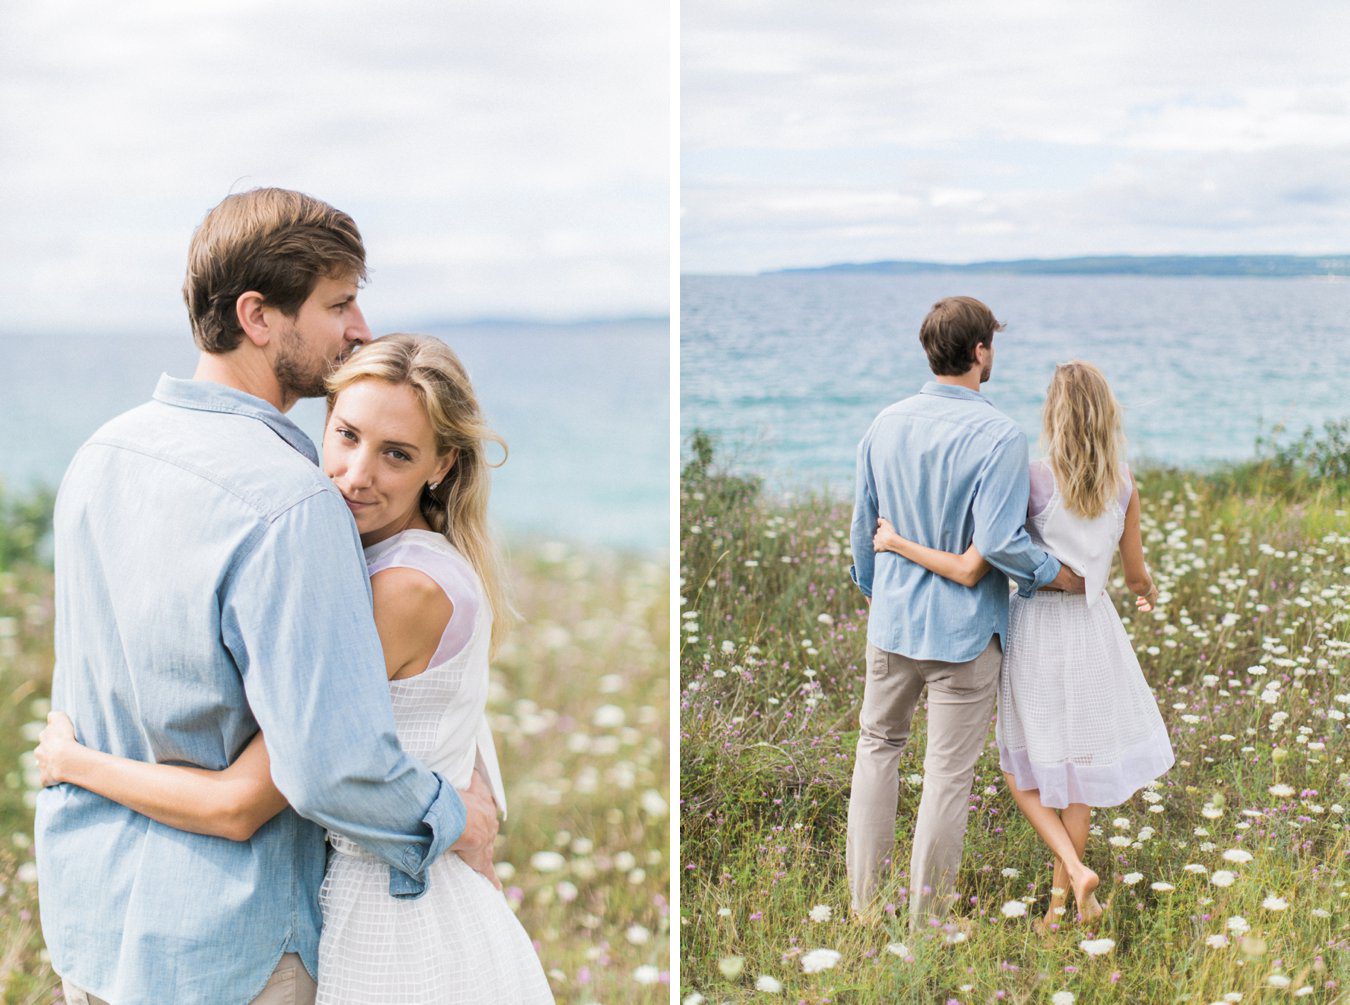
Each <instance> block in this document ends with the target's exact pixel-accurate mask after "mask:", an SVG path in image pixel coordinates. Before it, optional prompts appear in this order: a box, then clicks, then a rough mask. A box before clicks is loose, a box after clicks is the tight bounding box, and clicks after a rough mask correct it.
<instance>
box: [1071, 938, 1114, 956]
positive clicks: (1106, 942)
mask: <svg viewBox="0 0 1350 1005" xmlns="http://www.w3.org/2000/svg"><path fill="white" fill-rule="evenodd" d="M1078 948H1079V949H1081V950H1082V951H1083V952H1085V953H1087V954H1088V955H1089V956H1105V955H1106V954H1107V953H1109V952H1110V951H1111V950H1113V949H1115V948H1116V943H1115V940H1114V939H1084V940H1083V941H1082V942H1080V943H1078Z"/></svg>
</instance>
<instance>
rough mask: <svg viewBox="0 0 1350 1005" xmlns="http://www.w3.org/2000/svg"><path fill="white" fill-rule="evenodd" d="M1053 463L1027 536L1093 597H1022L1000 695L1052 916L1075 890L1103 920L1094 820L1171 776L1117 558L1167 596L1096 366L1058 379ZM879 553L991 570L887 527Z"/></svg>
mask: <svg viewBox="0 0 1350 1005" xmlns="http://www.w3.org/2000/svg"><path fill="white" fill-rule="evenodd" d="M1043 425H1044V434H1045V441H1046V447H1047V456H1046V459H1045V460H1043V461H1035V462H1033V463H1032V464H1031V471H1030V476H1031V498H1030V504H1029V506H1028V513H1027V531H1028V533H1029V534H1030V535H1031V538H1032V540H1033V541H1035V543H1036V544H1037V545H1039V546H1040V547H1042V548H1044V549H1045V550H1046V551H1047V552H1049V553H1050V554H1052V555H1054V556H1055V557H1056V558H1058V559H1059V560H1060V561H1061V562H1063V563H1064V564H1065V565H1066V566H1068V567H1070V568H1072V569H1073V570H1074V571H1075V572H1077V573H1078V574H1079V575H1081V576H1082V577H1083V579H1084V580H1085V582H1086V589H1085V593H1084V594H1083V595H1076V594H1070V593H1062V592H1056V591H1049V590H1042V591H1040V592H1039V593H1037V594H1035V595H1034V596H1033V597H1031V598H1023V597H1020V596H1014V597H1012V599H1011V601H1010V607H1009V610H1008V639H1007V653H1006V655H1005V658H1004V662H1003V676H1002V681H1001V684H1000V691H999V707H998V726H997V729H996V736H997V739H998V748H999V763H1000V766H1001V767H1002V769H1003V772H1004V777H1005V778H1006V779H1007V782H1008V786H1009V788H1010V789H1011V790H1012V794H1013V798H1014V799H1015V800H1016V802H1017V805H1018V807H1019V808H1020V809H1021V811H1022V813H1023V814H1024V815H1025V816H1026V818H1027V819H1028V820H1029V821H1030V822H1031V824H1032V826H1033V827H1034V828H1035V829H1036V832H1037V833H1038V834H1039V835H1040V836H1041V839H1042V840H1044V841H1045V843H1046V845H1047V846H1048V847H1049V848H1050V850H1051V851H1052V852H1053V853H1054V855H1055V871H1054V879H1053V884H1052V894H1051V902H1050V910H1049V912H1048V913H1047V915H1046V918H1045V921H1043V922H1042V926H1043V927H1044V926H1045V925H1048V924H1049V923H1053V922H1055V921H1057V920H1058V918H1059V916H1060V915H1061V914H1063V909H1064V908H1065V905H1066V898H1067V894H1068V891H1070V890H1072V892H1073V894H1074V898H1075V903H1076V906H1077V910H1078V914H1079V916H1080V917H1081V918H1082V919H1083V920H1085V921H1091V920H1094V919H1095V918H1097V917H1098V916H1100V914H1101V912H1102V908H1101V906H1100V904H1099V903H1098V902H1097V898H1096V894H1095V891H1096V888H1097V885H1098V877H1097V874H1096V873H1095V872H1093V870H1092V869H1090V868H1088V866H1087V865H1086V864H1085V863H1084V861H1083V855H1084V849H1085V848H1086V846H1087V838H1088V829H1089V827H1090V826H1091V821H1092V808H1093V807H1097V806H1103V807H1104V806H1118V805H1120V804H1121V803H1123V802H1125V800H1127V799H1129V798H1130V796H1132V795H1133V794H1134V793H1135V792H1136V791H1138V790H1139V789H1140V788H1142V787H1143V786H1144V785H1146V784H1148V783H1149V782H1151V781H1153V780H1154V779H1156V778H1158V777H1159V776H1161V775H1162V774H1164V773H1165V772H1166V771H1167V770H1168V769H1169V768H1170V767H1171V766H1172V763H1173V754H1172V746H1171V743H1170V741H1169V739H1168V735H1167V728H1166V726H1165V725H1164V724H1163V720H1162V716H1161V715H1160V714H1159V712H1158V705H1157V702H1156V701H1155V700H1154V697H1153V693H1152V692H1151V691H1150V690H1149V686H1148V683H1147V682H1146V681H1145V680H1144V675H1143V672H1142V671H1141V670H1140V668H1139V661H1138V659H1137V658H1136V657H1135V654H1134V650H1133V649H1132V648H1131V646H1130V642H1129V639H1128V638H1127V637H1126V635H1125V629H1124V626H1123V625H1122V624H1121V621H1120V617H1119V615H1118V614H1117V613H1116V610H1115V606H1114V605H1113V604H1112V603H1111V601H1110V598H1109V597H1107V596H1106V593H1105V585H1106V580H1107V577H1108V575H1109V573H1110V570H1111V562H1112V557H1113V555H1114V553H1115V552H1116V551H1117V549H1118V550H1119V551H1120V557H1121V563H1122V565H1123V567H1124V572H1125V583H1126V585H1127V586H1128V588H1129V589H1130V590H1131V591H1133V592H1134V593H1135V595H1136V600H1135V604H1136V606H1137V607H1138V609H1139V610H1140V611H1144V612H1147V611H1151V610H1153V606H1154V604H1156V603H1157V597H1158V591H1157V587H1155V586H1154V584H1153V580H1152V578H1151V577H1150V575H1149V571H1148V566H1147V565H1146V564H1145V562H1144V549H1143V543H1142V539H1141V536H1140V531H1139V490H1138V488H1137V487H1136V486H1135V484H1134V479H1133V476H1132V475H1131V474H1130V471H1129V469H1128V467H1126V465H1125V463H1124V458H1123V456H1122V454H1123V447H1124V438H1123V432H1122V426H1121V419H1120V406H1119V405H1118V404H1117V402H1116V399H1115V396H1114V395H1113V394H1112V393H1111V388H1110V386H1109V385H1108V384H1107V382H1106V378H1105V377H1104V376H1103V375H1102V373H1101V371H1100V370H1098V369H1097V368H1096V367H1095V366H1093V365H1092V364H1090V363H1083V362H1077V361H1075V362H1070V363H1064V364H1061V365H1060V366H1058V367H1056V369H1055V374H1054V377H1053V378H1052V379H1051V381H1050V387H1049V390H1048V391H1047V392H1046V401H1045V411H1044V415H1043ZM873 544H874V547H875V548H876V550H877V551H891V552H895V553H897V554H899V555H901V556H903V557H904V558H907V559H909V560H910V561H912V562H915V563H917V564H919V565H921V566H923V567H924V568H926V569H928V570H930V571H931V572H934V573H936V574H938V575H940V576H943V577H944V578H946V579H950V580H953V581H955V582H958V583H962V584H964V585H966V586H973V585H974V584H975V583H977V582H979V580H980V579H981V578H982V577H983V576H984V574H985V573H986V572H988V571H989V569H990V566H989V564H988V563H987V562H986V561H985V560H984V559H983V557H982V556H981V555H980V553H979V552H978V551H977V550H976V549H975V547H974V545H972V546H971V547H970V548H969V549H968V550H967V551H966V552H965V554H963V555H955V554H952V553H950V552H945V551H937V550H935V549H932V548H926V547H924V546H922V545H919V544H916V543H915V542H913V541H910V540H908V539H906V538H904V537H902V536H900V535H899V534H897V533H896V532H895V529H894V528H893V527H892V526H891V524H890V523H889V522H888V521H887V520H885V519H884V518H883V519H880V520H879V521H878V530H877V533H876V537H875V539H874V542H873Z"/></svg>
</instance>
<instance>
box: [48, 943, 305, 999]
mask: <svg viewBox="0 0 1350 1005" xmlns="http://www.w3.org/2000/svg"><path fill="white" fill-rule="evenodd" d="M315 990H316V988H315V986H314V978H312V977H310V976H309V971H308V970H306V969H305V965H304V964H303V963H301V962H300V957H299V956H298V955H297V954H295V953H286V954H285V955H284V956H282V957H281V960H280V962H279V963H277V968H276V969H275V970H273V971H272V976H271V977H269V978H268V979H267V984H266V985H264V987H263V989H262V993H261V994H259V995H258V997H257V998H254V999H253V1001H252V1002H250V1003H249V1005H314V992H315ZM61 991H62V992H63V993H64V994H65V998H66V1001H67V1002H68V1003H70V1005H108V1003H107V1002H105V1001H104V1000H103V999H102V998H95V997H94V996H93V995H91V994H88V993H86V992H84V991H81V990H80V989H79V988H77V987H76V986H75V985H73V984H71V983H70V982H69V981H62V982H61Z"/></svg>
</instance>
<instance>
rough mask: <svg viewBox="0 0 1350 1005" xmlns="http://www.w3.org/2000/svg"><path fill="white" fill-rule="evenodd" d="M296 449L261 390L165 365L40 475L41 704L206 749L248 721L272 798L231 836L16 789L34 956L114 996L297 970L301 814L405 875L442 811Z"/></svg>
mask: <svg viewBox="0 0 1350 1005" xmlns="http://www.w3.org/2000/svg"><path fill="white" fill-rule="evenodd" d="M317 460H318V458H317V454H316V452H315V449H314V444H313V443H312V442H310V440H309V439H308V437H306V436H305V434H304V433H302V432H301V431H300V429H299V427H297V426H296V425H295V424H294V423H293V422H291V421H290V420H289V419H287V418H286V417H285V416H284V415H282V414H281V413H280V412H279V411H277V410H276V409H275V408H273V407H272V406H271V405H269V404H268V403H267V402H265V401H262V400H260V399H258V398H255V397H253V396H251V395H248V394H244V393H242V392H240V391H235V390H232V389H230V388H227V387H223V386H221V385H219V384H212V383H207V382H204V381H190V380H175V379H173V378H170V377H168V376H164V377H162V378H160V381H159V386H158V387H157V388H156V390H155V395H154V400H152V401H150V402H148V403H147V404H145V405H142V406H141V407H139V408H136V409H133V410H132V411H130V412H127V413H126V414H124V415H122V416H119V417H118V418H116V419H113V420H112V421H111V422H109V423H108V424H107V425H105V426H104V427H103V428H102V429H100V430H99V431H98V432H97V433H95V434H94V436H93V438H92V439H90V440H89V441H88V442H87V443H86V444H85V445H84V446H83V447H81V448H80V450H79V452H78V453H77V454H76V456H75V459H74V461H72V463H71V465H70V468H69V470H68V471H67V472H66V476H65V479H64V480H63V481H62V484H61V490H60V493H59V495H58V498H57V503H56V518H55V520H56V523H55V540H56V668H55V671H54V674H53V678H52V706H53V707H54V708H57V709H61V710H62V711H65V712H67V713H69V715H70V717H71V718H72V719H73V720H74V722H75V730H76V734H77V735H78V736H79V738H80V739H81V740H82V741H83V742H84V743H86V744H89V745H90V746H92V747H96V748H98V749H99V750H105V751H109V752H111V753H114V754H120V755H122V756H125V757H131V758H135V759H137V760H141V761H156V762H160V763H169V764H188V765H196V766H198V767H202V768H210V769H220V768H224V767H225V766H226V765H228V764H229V763H230V762H231V761H232V760H233V759H234V758H235V757H237V756H238V754H239V753H240V751H241V750H242V749H243V748H244V746H245V745H246V744H247V743H248V742H249V739H250V738H251V737H252V736H253V735H254V733H256V732H257V730H258V729H259V727H261V728H262V730H263V735H264V736H265V738H266V742H267V749H268V753H269V754H270V756H271V764H272V778H273V780H274V781H275V782H276V785H277V788H278V789H280V790H281V792H282V793H283V794H284V795H285V796H286V798H287V800H288V801H289V802H290V804H291V806H292V807H294V809H290V808H288V809H286V810H283V811H282V812H281V813H280V814H278V815H277V816H276V817H274V818H273V819H272V820H271V821H269V822H268V823H266V824H264V825H263V826H262V827H261V828H260V829H259V830H258V832H257V833H256V834H255V835H254V837H253V838H252V840H249V841H243V842H236V841H228V840H226V839H224V838H218V837H206V836H203V835H199V834H189V833H187V832H185V831H180V830H175V829H173V828H172V827H165V826H163V825H161V824H158V823H155V822H154V821H153V820H150V819H148V818H147V817H144V816H141V815H140V814H137V813H133V812H132V811H131V810H129V809H126V808H125V807H123V806H120V805H118V804H116V803H113V802H110V801H108V800H107V799H103V798H101V797H99V796H96V795H94V794H93V793H91V792H88V791H86V790H84V789H80V788H77V787H75V786H73V785H59V786H54V787H52V788H48V789H44V790H43V791H42V792H41V793H40V794H39V796H38V802H37V865H38V884H39V886H38V890H39V896H40V903H41V909H42V931H43V935H44V937H45V938H46V942H47V948H48V950H49V951H50V953H51V962H52V967H53V969H55V970H56V972H57V973H58V974H60V975H61V976H62V977H64V978H66V979H67V980H69V981H71V982H72V983H74V984H76V985H77V986H79V987H80V988H82V989H83V990H85V991H88V992H89V993H91V994H93V995H96V996H97V997H99V998H103V999H105V1000H107V1001H109V1002H113V1003H115V1005H132V1003H138V1002H155V1003H162V1002H173V1003H175V1005H189V1003H199V1002H200V1003H209V1005H229V1003H240V1005H242V1003H244V1002H247V1001H249V1000H251V999H252V998H254V997H255V996H256V995H257V994H258V993H259V992H260V991H261V990H262V987H263V985H264V984H265V983H266V982H267V979H268V976H269V975H270V974H271V972H272V969H273V968H274V967H275V966H276V963H277V961H278V960H279V959H280V957H281V955H282V954H283V953H287V952H295V953H299V954H300V957H301V959H302V960H303V962H304V964H305V967H306V969H307V970H309V972H310V974H314V973H316V971H317V964H318V941H319V920H320V916H319V902H318V894H319V885H320V882H321V881H322V879H323V874H324V864H325V852H326V845H325V841H324V828H328V829H331V830H333V831H336V832H339V833H341V834H344V835H346V836H348V837H350V838H351V839H353V840H354V841H357V842H359V843H360V844H362V845H363V846H365V847H366V848H368V849H369V850H370V851H372V852H374V853H375V854H377V855H378V856H380V857H381V858H382V859H384V860H385V861H387V862H388V863H389V865H390V881H389V888H390V893H391V894H392V895H394V896H404V897H416V896H418V895H420V894H421V893H422V892H423V891H424V890H425V888H426V878H425V870H426V867H427V866H428V865H429V864H430V862H431V861H432V860H433V859H435V857H436V856H437V855H439V854H440V853H441V852H442V851H443V850H444V849H445V848H447V847H448V846H449V845H450V844H451V843H453V842H454V841H455V840H456V839H457V838H458V837H459V835H460V833H461V831H462V830H463V829H464V824H465V818H466V814H465V809H464V804H463V802H462V801H461V800H460V798H459V795H458V794H457V793H456V792H455V790H454V789H453V788H452V787H451V786H450V785H448V784H447V783H445V782H444V781H443V780H442V779H440V777H439V776H437V775H434V774H433V773H432V772H430V771H428V770H427V769H426V768H425V767H423V766H422V765H420V764H419V763H417V762H416V761H414V760H412V759H411V758H409V757H408V756H407V755H406V754H404V753H403V751H402V750H401V748H400V747H399V745H398V741H397V739H396V737H395V733H394V719H393V712H392V709H391V706H390V701H389V691H388V683H387V679H386V676H385V671H384V658H383V655H382V652H381V649H380V641H379V636H378V635H377V633H376V630H375V624H374V620H373V618H372V615H371V594H370V584H369V581H368V579H367V577H366V567H365V563H364V561H363V559H362V554H361V546H360V541H359V539H358V536H357V533H356V527H355V524H354V523H353V522H352V519H351V515H350V513H349V512H348V510H347V507H346V505H345V503H344V502H343V500H342V497H341V496H340V495H339V494H338V492H337V491H336V489H334V488H333V486H332V485H331V484H330V483H329V481H328V479H327V478H325V477H324V476H323V473H322V472H321V471H320V470H319V468H318V467H317V466H316V462H317Z"/></svg>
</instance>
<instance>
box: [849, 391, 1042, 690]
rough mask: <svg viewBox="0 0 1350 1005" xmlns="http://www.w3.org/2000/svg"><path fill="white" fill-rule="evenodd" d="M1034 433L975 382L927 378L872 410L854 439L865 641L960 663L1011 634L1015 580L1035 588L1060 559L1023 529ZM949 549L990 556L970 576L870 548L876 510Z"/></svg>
mask: <svg viewBox="0 0 1350 1005" xmlns="http://www.w3.org/2000/svg"><path fill="white" fill-rule="evenodd" d="M1029 491H1030V485H1029V482H1028V479H1027V441H1026V437H1025V436H1023V435H1022V431H1021V430H1020V429H1018V428H1017V425H1016V424H1015V423H1014V422H1013V421H1012V420H1011V419H1009V418H1008V417H1007V416H1006V415H1004V414H1003V413H1002V412H1000V411H998V409H996V408H994V406H993V405H992V404H990V403H989V399H988V398H986V397H984V395H982V394H980V393H979V392H978V391H972V390H969V389H968V388H964V387H956V386H953V385H951V384H939V383H937V382H936V381H929V382H928V383H927V384H925V385H924V386H923V390H921V391H920V392H919V393H918V394H916V395H915V396H914V397H912V398H906V399H905V400H904V401H899V402H896V403H895V404H894V405H892V406H891V407H890V408H887V409H886V410H885V411H883V412H882V413H881V414H880V415H878V416H877V417H876V419H875V420H874V421H873V422H872V427H871V428H870V429H868V430H867V435H865V436H864V437H863V438H862V442H861V443H859V444H858V476H857V490H856V492H855V494H854V503H853V528H852V535H851V542H852V547H853V562H854V565H853V569H852V570H851V572H852V576H853V581H854V582H855V583H857V584H858V587H859V588H860V589H861V590H862V591H863V593H865V594H866V595H867V596H869V597H871V598H872V608H871V612H870V614H869V616H868V619H867V641H869V642H871V643H872V645H874V646H876V647H877V648H878V649H884V650H886V651H887V652H892V653H899V654H900V655H902V656H908V657H910V658H911V659H921V660H944V661H946V662H948V663H964V662H965V661H966V660H971V659H974V658H975V657H976V656H978V655H979V654H980V653H981V652H983V651H984V648H985V646H987V645H988V644H989V639H990V637H991V636H993V635H998V637H999V641H1000V642H1001V643H1002V642H1005V641H1006V639H1007V634H1008V581H1007V579H1006V578H1004V575H1003V574H1004V573H1006V574H1007V575H1008V576H1011V577H1012V578H1013V579H1014V580H1016V582H1017V585H1018V587H1019V590H1018V592H1019V593H1021V594H1022V595H1023V596H1030V595H1031V594H1032V593H1033V592H1034V591H1035V590H1036V589H1037V588H1038V587H1041V586H1044V585H1045V584H1046V583H1049V582H1050V581H1051V580H1052V579H1054V578H1055V577H1056V576H1057V575H1059V561H1058V560H1057V559H1056V558H1054V557H1053V556H1051V555H1047V554H1046V553H1045V552H1044V551H1042V550H1041V549H1040V548H1038V547H1036V545H1035V544H1034V543H1033V542H1032V540H1031V537H1030V536H1029V535H1028V534H1027V532H1026V526H1025V525H1026V519H1027V495H1028V493H1029ZM878 516H884V517H885V518H886V519H887V520H889V521H890V522H891V523H892V524H894V525H895V529H896V532H897V533H899V534H900V535H901V536H903V537H907V538H909V539H910V540H912V541H917V542H918V543H919V544H922V545H926V546H928V547H929V548H937V549H939V550H941V551H950V552H956V553H960V552H964V551H965V550H966V549H967V548H969V547H970V543H971V542H972V541H974V542H975V546H976V547H977V548H979V550H980V554H981V555H983V556H984V557H985V559H986V560H987V561H988V562H989V564H990V565H992V566H993V567H994V569H993V570H991V571H990V572H989V573H988V574H987V575H986V576H985V577H984V578H983V579H981V580H980V581H979V583H977V584H976V585H975V587H974V588H970V587H966V586H961V585H960V584H958V583H954V582H952V581H951V580H949V579H943V578H942V577H941V576H939V575H937V574H936V573H932V572H929V571H928V570H927V569H925V568H923V566H920V565H916V564H915V563H913V562H911V561H909V560H908V559H905V558H902V557H901V556H899V555H897V554H895V553H893V552H882V553H880V554H876V553H874V552H873V551H872V535H873V534H874V533H875V532H876V527H877V517H878Z"/></svg>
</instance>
